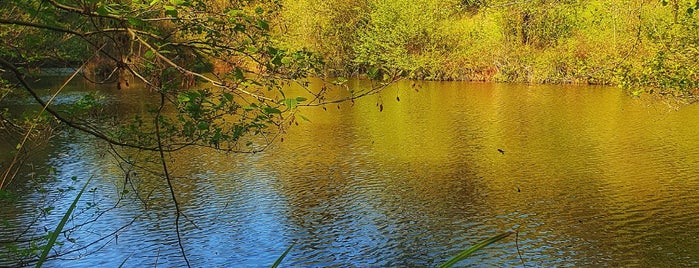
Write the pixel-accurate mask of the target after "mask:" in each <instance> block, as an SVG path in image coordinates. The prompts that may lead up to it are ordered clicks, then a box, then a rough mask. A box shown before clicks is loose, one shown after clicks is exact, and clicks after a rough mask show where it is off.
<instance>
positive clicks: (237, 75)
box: [233, 67, 245, 80]
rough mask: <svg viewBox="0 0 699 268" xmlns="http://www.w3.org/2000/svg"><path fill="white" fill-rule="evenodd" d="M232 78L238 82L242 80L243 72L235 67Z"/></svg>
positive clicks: (243, 77)
mask: <svg viewBox="0 0 699 268" xmlns="http://www.w3.org/2000/svg"><path fill="white" fill-rule="evenodd" d="M233 77H235V79H238V80H244V79H245V75H244V74H243V70H242V69H240V68H238V67H235V70H233Z"/></svg>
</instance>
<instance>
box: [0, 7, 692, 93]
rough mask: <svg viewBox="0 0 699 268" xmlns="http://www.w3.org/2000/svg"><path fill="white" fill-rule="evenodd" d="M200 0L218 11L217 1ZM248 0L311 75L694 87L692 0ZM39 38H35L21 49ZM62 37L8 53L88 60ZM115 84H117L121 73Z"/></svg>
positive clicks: (643, 89) (206, 65)
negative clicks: (302, 57) (316, 67)
mask: <svg viewBox="0 0 699 268" xmlns="http://www.w3.org/2000/svg"><path fill="white" fill-rule="evenodd" d="M208 3H209V4H208V5H209V6H210V7H214V9H215V10H218V9H221V10H226V5H227V4H225V3H224V1H220V0H212V1H208ZM248 5H251V6H255V5H257V6H258V8H259V7H263V8H262V9H264V10H265V13H263V16H264V17H265V18H266V20H265V24H264V26H265V27H263V28H264V29H267V30H269V36H268V38H269V41H271V44H274V45H275V46H277V47H279V48H284V49H285V50H286V51H307V52H309V53H313V55H317V56H320V57H319V58H320V59H322V62H321V65H320V71H319V73H318V74H317V75H318V76H328V77H362V76H367V77H368V78H373V77H369V76H370V75H367V74H370V73H372V71H373V72H374V73H375V74H376V70H378V72H379V73H382V71H386V72H389V73H394V74H395V73H402V74H403V75H404V76H405V77H407V78H410V79H416V80H438V81H480V82H512V83H534V84H589V85H615V86H619V87H621V88H623V89H625V90H627V91H628V92H630V93H631V94H633V95H639V94H642V93H651V94H657V95H662V96H670V97H675V98H678V99H685V100H688V101H689V102H695V101H696V100H697V98H696V96H697V95H699V61H697V60H696V59H697V58H699V12H695V10H699V0H642V1H637V0H524V1H512V0H447V1H438V0H415V1H407V0H329V1H312V0H293V1H292V0H279V1H259V3H256V4H255V3H252V2H251V3H250V4H248ZM216 8H218V9H216ZM157 27H165V28H168V27H171V26H168V25H167V24H163V25H160V26H157ZM190 31H191V30H190ZM185 35H186V34H185ZM32 38H37V37H32ZM37 40H41V39H37ZM34 41H36V40H34ZM69 41H72V40H69ZM222 42H224V41H222ZM224 45H225V44H224ZM41 46H42V43H41V42H38V43H36V44H34V45H31V44H30V45H29V49H32V47H34V49H35V50H37V51H39V50H41ZM63 46H64V47H63V48H59V49H58V50H57V51H59V52H57V53H59V54H60V53H62V55H63V56H62V59H61V60H56V58H55V57H45V56H36V57H34V58H32V59H27V58H21V59H15V62H17V63H18V64H19V65H21V63H20V62H23V63H24V64H26V65H25V66H26V67H28V69H29V70H32V68H33V67H37V66H40V67H43V68H45V67H73V68H76V67H78V66H80V64H78V63H80V62H84V59H83V58H84V56H81V55H82V54H81V53H82V52H83V50H82V49H81V48H80V46H75V45H73V44H72V43H70V42H66V43H65V44H63ZM108 47H111V46H108ZM54 50H56V49H54ZM112 50H115V49H114V48H112ZM116 50H117V51H118V50H119V49H116ZM132 50H133V48H132ZM61 51H62V52H61ZM39 53H41V51H40V52H39ZM131 53H132V52H131ZM9 54H10V55H12V53H9ZM83 54H84V53H83ZM71 55H74V56H71ZM309 55H310V54H309ZM141 56H144V55H141ZM145 56H147V55H145ZM25 57H26V55H25ZM191 57H192V55H184V56H183V60H186V59H187V58H191ZM11 58H12V56H11ZM30 58H31V55H30ZM199 60H201V58H199ZM209 60H210V62H199V63H196V64H194V65H198V66H196V68H195V70H196V71H201V72H208V71H213V72H214V73H230V72H232V70H234V69H235V68H236V66H237V65H235V64H240V62H238V63H235V64H233V65H231V62H234V61H237V60H238V59H233V60H223V61H221V60H217V59H209ZM251 64H252V65H255V63H254V62H251ZM113 65H114V63H113V62H112V61H111V60H109V59H103V58H101V57H96V58H94V59H92V60H91V61H90V62H89V63H88V64H87V65H86V71H85V74H86V75H88V76H91V75H93V76H94V75H97V76H100V74H101V75H102V76H105V75H107V74H108V75H109V76H112V70H113V69H114V66H113ZM243 65H245V63H243ZM252 65H251V66H252ZM117 67H118V66H117ZM38 69H39V68H35V70H38ZM247 69H254V67H250V68H247ZM372 69H373V70H372ZM383 73H385V72H383ZM124 75H125V76H128V74H124ZM112 77H116V76H112ZM192 83H193V81H189V83H188V84H192ZM118 84H119V86H118V87H119V88H124V87H125V86H122V84H124V82H123V81H118ZM126 84H128V83H126Z"/></svg>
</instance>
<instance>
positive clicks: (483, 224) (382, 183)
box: [0, 81, 699, 267]
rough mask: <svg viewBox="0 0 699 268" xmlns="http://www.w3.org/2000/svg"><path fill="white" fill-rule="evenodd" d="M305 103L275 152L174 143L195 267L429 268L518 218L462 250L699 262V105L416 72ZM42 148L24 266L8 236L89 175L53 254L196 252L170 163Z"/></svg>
mask: <svg viewBox="0 0 699 268" xmlns="http://www.w3.org/2000/svg"><path fill="white" fill-rule="evenodd" d="M102 91H103V93H104V94H105V95H106V96H107V101H108V102H113V103H120V106H119V107H120V108H119V109H118V110H115V111H112V112H114V113H115V115H123V116H126V117H128V116H130V115H131V114H133V113H139V112H143V111H145V110H146V109H147V105H145V104H144V103H143V102H142V100H143V99H145V98H147V97H148V96H149V94H148V93H147V92H135V91H115V90H112V89H103V90H102ZM81 92H84V90H83V89H81V85H80V84H75V85H73V89H72V91H70V90H69V91H68V92H67V95H65V96H66V97H64V98H66V99H65V101H70V100H69V99H68V98H70V97H71V96H73V95H80V94H81ZM60 100H61V99H59V101H60ZM379 103H380V104H381V105H382V106H383V110H382V111H380V109H379V108H378V107H377V104H379ZM302 114H303V115H304V116H306V117H307V118H309V119H310V120H311V122H305V121H300V124H299V126H295V127H292V128H291V129H290V130H289V131H288V133H287V134H285V135H284V136H283V137H284V140H283V142H276V143H274V145H273V146H272V147H270V148H269V149H268V150H267V151H265V152H263V153H258V154H245V155H241V154H233V155H229V154H224V153H218V152H214V151H211V150H205V149H188V150H185V151H182V152H180V153H177V154H172V155H169V157H170V159H171V162H170V166H171V167H173V169H174V170H173V174H174V175H176V177H175V178H174V182H175V184H176V187H175V188H176V191H177V194H178V198H179V201H180V204H181V206H182V207H183V211H184V215H186V218H182V219H181V220H182V229H183V230H182V239H183V243H184V248H185V251H186V252H187V255H188V257H189V260H190V262H191V264H192V266H193V267H268V266H270V265H271V264H272V263H273V262H274V261H275V260H276V259H277V257H279V256H280V255H281V254H282V253H283V252H284V250H285V249H287V248H288V247H289V246H290V245H292V244H294V246H293V247H292V249H291V251H290V252H289V255H288V256H287V257H286V258H285V259H284V261H283V263H282V265H281V266H282V267H431V266H436V265H439V264H441V263H442V262H444V261H446V260H448V259H449V258H450V257H451V256H453V255H455V254H457V253H458V252H459V251H460V250H462V249H465V248H467V247H469V246H471V245H474V244H476V243H478V242H479V241H480V240H483V239H485V238H488V237H491V236H493V235H496V234H499V233H502V232H506V231H516V232H518V235H517V236H515V235H512V236H510V237H507V238H505V239H504V240H501V241H500V242H497V243H495V244H492V245H490V246H489V247H487V248H485V249H483V250H481V251H478V252H477V253H475V254H474V255H473V256H472V257H470V258H469V259H467V260H465V261H463V262H462V263H460V264H462V265H469V266H479V267H480V266H482V267H503V266H504V267H511V266H520V267H521V266H522V265H523V263H524V264H525V265H526V266H527V267H553V266H556V267H561V266H563V267H566V266H569V267H580V266H593V267H596V266H615V267H616V266H643V267H679V266H695V267H696V266H699V221H697V219H698V218H699V135H697V130H699V106H697V105H689V106H675V105H671V104H668V103H665V102H663V101H658V100H652V99H638V98H634V97H631V96H629V95H627V94H625V93H624V92H622V91H620V90H619V89H617V88H613V87H591V86H530V85H516V84H515V85H513V84H481V83H461V82H418V83H417V84H416V85H415V86H412V82H407V81H404V82H400V83H398V84H397V85H394V86H393V87H391V88H389V89H387V90H385V91H384V92H383V93H382V94H380V95H374V96H368V97H365V98H363V99H360V100H358V101H357V102H355V103H354V104H350V103H344V104H341V105H339V106H337V107H336V106H327V107H326V109H322V108H321V107H314V108H304V109H303V110H302ZM8 143H9V142H8ZM498 149H499V150H498ZM501 151H502V152H501ZM6 158H7V157H5V159H6ZM5 159H3V163H6V161H7V160H5ZM32 162H33V165H34V168H33V169H28V170H27V171H26V172H24V173H23V174H22V175H20V178H23V179H18V180H17V181H16V185H15V186H13V188H14V190H15V191H16V192H19V193H20V194H21V195H22V196H21V198H19V199H18V200H17V201H16V202H14V203H10V202H8V201H2V202H1V203H0V206H1V209H2V212H0V220H2V221H3V224H4V227H3V228H2V229H0V241H3V244H4V247H3V249H2V250H3V251H2V254H3V255H0V256H1V257H0V260H4V261H3V262H0V266H2V265H15V264H16V263H15V262H13V261H12V259H11V258H10V255H7V252H8V250H7V245H9V244H8V243H7V241H8V240H12V239H14V238H15V237H16V236H18V235H19V234H23V235H22V237H24V238H26V237H33V236H37V235H44V234H46V230H52V229H53V228H55V226H56V223H57V222H58V220H59V219H60V217H61V215H62V213H63V212H64V211H66V210H67V208H68V206H69V204H70V203H71V202H72V200H73V198H74V196H75V194H77V190H75V189H73V190H70V189H69V187H71V186H72V187H73V188H80V187H82V185H84V183H85V182H86V181H87V179H90V178H91V179H92V180H91V182H90V184H89V188H88V189H89V190H90V191H88V192H86V193H85V194H84V195H83V197H82V198H81V202H80V205H79V206H78V209H77V210H78V213H81V214H79V215H76V217H75V221H74V222H73V223H69V224H68V225H67V226H66V228H71V230H72V232H71V233H68V234H66V235H64V236H61V237H60V239H59V241H62V242H63V245H62V246H60V247H57V250H58V251H57V252H61V253H66V255H64V256H63V257H62V258H61V259H54V260H51V261H50V262H48V263H47V266H49V267H88V266H100V267H102V266H104V267H117V266H119V265H121V264H123V266H124V267H144V266H145V267H152V266H159V267H179V266H183V265H185V263H184V261H183V259H182V257H181V256H180V254H181V253H180V249H179V247H178V244H177V236H176V233H175V231H174V212H173V211H174V208H173V205H172V202H171V200H170V195H169V192H168V190H167V187H166V186H167V185H166V183H165V181H164V180H163V179H161V178H158V177H157V176H152V175H150V174H147V173H146V172H143V171H140V170H137V171H128V170H127V171H124V169H126V166H125V165H120V164H119V161H117V160H115V157H113V155H112V154H111V153H110V152H109V150H107V149H106V147H105V144H103V143H100V142H98V141H95V140H94V139H91V138H89V137H86V136H81V135H65V134H64V135H59V137H57V138H56V139H54V140H53V141H52V143H51V144H49V145H48V146H45V147H44V149H43V150H41V151H38V152H37V153H35V155H34V158H33V159H32ZM5 165H6V164H5ZM5 165H3V167H5ZM145 165H148V164H147V163H146V164H145ZM46 166H53V167H55V171H53V172H50V171H49V170H47V168H46ZM126 173H128V181H127V183H125V177H127V176H126V175H125V174H126ZM46 174H49V175H50V176H48V177H49V178H55V180H51V179H50V180H48V181H46V182H39V183H37V182H36V180H34V179H30V178H39V177H42V176H45V175H46ZM51 174H53V175H51ZM73 177H75V180H73V179H71V178H73ZM36 189H45V190H46V191H45V192H42V191H38V192H37V191H36ZM65 189H68V190H67V191H64V190H65ZM124 190H127V193H126V194H125V196H124V198H122V199H120V198H119V195H118V194H117V193H118V192H124ZM134 193H138V196H136V195H134ZM94 204H97V207H93V208H91V209H86V208H87V207H89V206H90V205H94ZM37 207H38V208H45V207H55V209H54V210H53V211H52V212H51V213H49V214H48V215H46V216H41V217H38V216H37V215H40V213H38V210H37ZM95 215H99V218H98V220H96V221H94V222H91V221H89V219H92V218H95ZM86 221H87V222H86ZM100 237H104V239H103V240H99V241H97V243H94V244H91V243H92V242H93V241H95V239H97V238H100ZM20 244H21V243H20Z"/></svg>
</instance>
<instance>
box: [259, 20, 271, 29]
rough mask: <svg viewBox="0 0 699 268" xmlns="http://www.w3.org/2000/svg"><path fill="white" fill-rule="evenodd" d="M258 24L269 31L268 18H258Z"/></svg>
mask: <svg viewBox="0 0 699 268" xmlns="http://www.w3.org/2000/svg"><path fill="white" fill-rule="evenodd" d="M257 26H258V27H260V29H262V30H265V31H269V22H267V21H266V20H258V21H257Z"/></svg>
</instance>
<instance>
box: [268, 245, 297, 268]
mask: <svg viewBox="0 0 699 268" xmlns="http://www.w3.org/2000/svg"><path fill="white" fill-rule="evenodd" d="M295 244H296V243H292V244H291V246H289V248H287V249H286V251H284V253H282V255H281V256H279V259H277V261H275V262H274V264H272V266H271V268H277V267H279V264H280V263H282V260H284V258H285V257H286V254H289V251H291V248H293V247H294V245H295Z"/></svg>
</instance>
